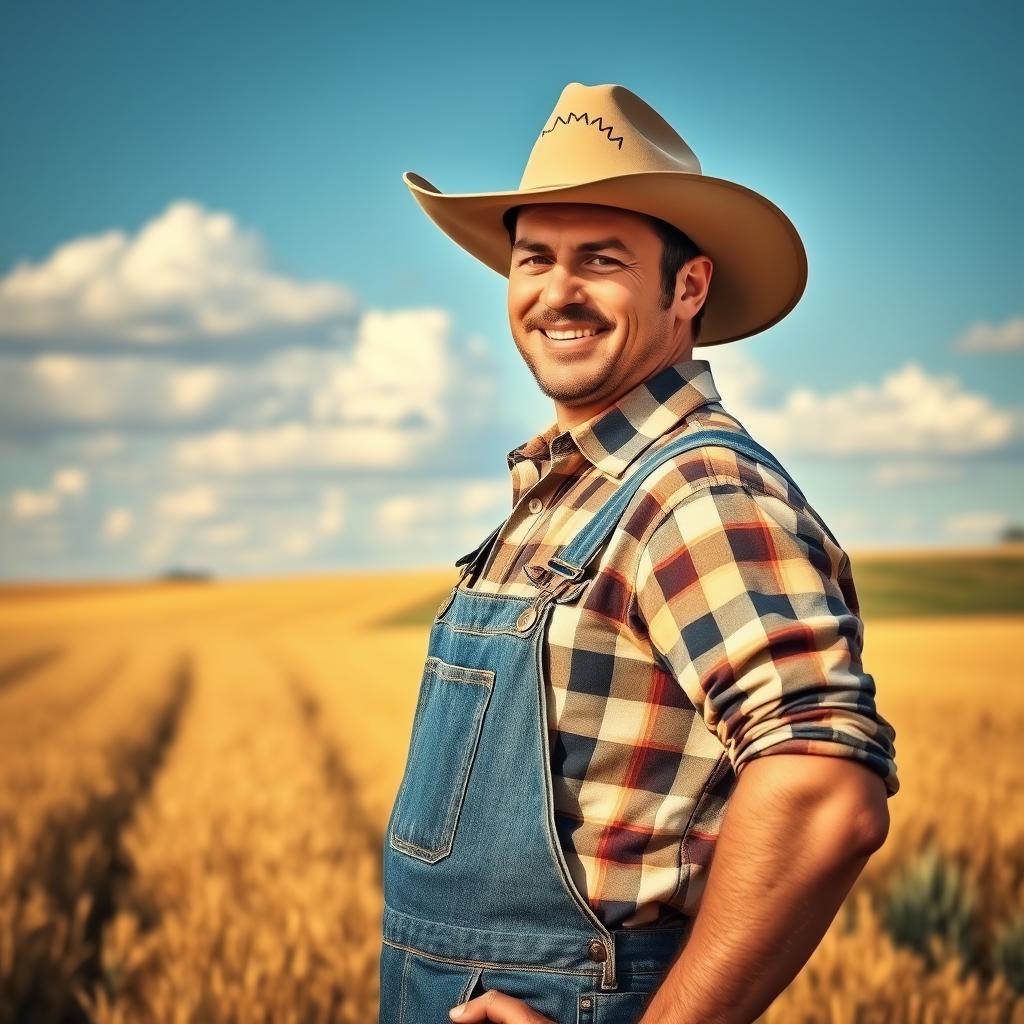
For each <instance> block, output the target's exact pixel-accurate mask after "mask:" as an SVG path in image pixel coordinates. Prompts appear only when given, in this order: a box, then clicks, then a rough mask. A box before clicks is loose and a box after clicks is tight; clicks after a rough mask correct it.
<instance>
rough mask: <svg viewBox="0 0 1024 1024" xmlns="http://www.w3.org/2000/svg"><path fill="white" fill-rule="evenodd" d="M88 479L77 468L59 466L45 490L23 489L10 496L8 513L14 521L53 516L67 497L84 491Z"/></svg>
mask: <svg viewBox="0 0 1024 1024" xmlns="http://www.w3.org/2000/svg"><path fill="white" fill-rule="evenodd" d="M87 480H88V477H87V476H86V473H85V471H84V470H83V469H80V468H79V467H78V466H61V467H59V468H58V469H56V470H54V472H53V474H52V476H51V477H50V486H49V487H47V488H46V490H42V491H35V490H32V489H31V488H28V487H23V488H21V489H19V490H17V491H14V493H13V494H12V495H11V498H10V506H9V507H10V511H11V515H12V516H13V517H14V518H15V519H21V520H29V519H39V518H41V517H44V516H52V515H54V514H55V513H56V512H57V511H58V510H59V509H60V507H61V505H62V504H63V502H64V501H65V499H66V498H68V497H69V496H78V495H80V494H82V493H83V491H85V488H86V483H87Z"/></svg>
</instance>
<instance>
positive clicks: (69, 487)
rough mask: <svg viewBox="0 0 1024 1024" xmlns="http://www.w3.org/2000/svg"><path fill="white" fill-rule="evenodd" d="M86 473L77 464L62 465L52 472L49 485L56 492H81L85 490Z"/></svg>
mask: <svg viewBox="0 0 1024 1024" xmlns="http://www.w3.org/2000/svg"><path fill="white" fill-rule="evenodd" d="M85 485H86V474H85V471H84V470H82V469H80V468H79V467H78V466H64V467H62V468H61V469H58V470H57V471H56V472H55V473H54V474H53V479H52V482H51V484H50V487H51V489H52V490H53V491H56V492H57V493H58V494H81V493H82V492H83V491H84V490H85Z"/></svg>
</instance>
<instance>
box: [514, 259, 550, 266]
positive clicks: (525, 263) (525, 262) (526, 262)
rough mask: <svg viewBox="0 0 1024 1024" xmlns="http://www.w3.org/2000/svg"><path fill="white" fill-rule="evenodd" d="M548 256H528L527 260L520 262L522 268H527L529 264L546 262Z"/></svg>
mask: <svg viewBox="0 0 1024 1024" xmlns="http://www.w3.org/2000/svg"><path fill="white" fill-rule="evenodd" d="M546 259H547V256H527V257H526V259H524V260H521V261H520V264H519V265H520V266H522V267H525V266H526V265H527V264H529V263H532V262H533V261H534V260H546Z"/></svg>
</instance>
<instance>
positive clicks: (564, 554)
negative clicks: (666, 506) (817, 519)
mask: <svg viewBox="0 0 1024 1024" xmlns="http://www.w3.org/2000/svg"><path fill="white" fill-rule="evenodd" d="M708 444H713V445H722V446H723V447H726V448H732V449H734V450H735V451H738V452H741V453H742V454H744V455H747V456H749V457H750V458H752V459H754V460H755V461H757V462H763V463H765V464H766V465H768V466H770V467H771V468H772V469H774V470H775V471H776V472H777V473H780V474H781V475H782V476H784V477H785V478H786V479H787V480H788V481H789V482H790V484H791V485H792V487H793V489H794V490H795V491H796V492H797V494H799V495H800V498H801V500H804V501H805V500H806V499H805V498H804V495H803V491H801V490H800V488H799V487H797V485H796V482H795V481H794V480H793V478H792V477H791V476H790V475H789V473H787V472H786V470H785V469H784V468H783V467H782V464H781V463H780V462H779V460H778V459H776V458H775V456H774V455H772V453H771V452H770V451H768V449H767V448H764V447H762V446H761V445H760V444H758V443H757V442H756V441H755V440H753V438H750V437H748V436H747V435H745V434H738V433H736V432H735V431H732V430H718V429H711V428H708V429H706V430H697V431H694V432H693V433H692V434H685V435H683V436H682V437H677V438H676V439H675V440H674V441H670V442H669V443H668V444H666V445H665V446H664V447H663V448H659V449H658V450H657V451H656V452H653V453H652V454H651V455H649V456H648V457H647V458H645V459H644V460H642V461H641V463H640V466H639V468H638V469H637V470H636V471H635V472H633V473H631V474H630V475H629V476H628V477H627V478H626V479H625V481H624V482H623V483H622V484H621V485H620V486H619V489H618V490H617V491H616V492H615V493H614V494H612V496H611V497H610V498H609V499H608V500H607V501H606V502H605V503H604V504H603V505H602V506H601V507H600V508H599V509H598V510H597V512H596V513H595V514H594V516H593V518H592V519H591V520H590V522H589V523H587V525H586V526H585V527H583V529H582V530H580V532H579V533H578V534H577V535H576V536H575V537H574V538H573V539H572V540H571V541H570V542H569V543H568V544H567V545H566V546H565V547H564V548H563V549H562V551H561V556H560V557H553V558H550V559H549V560H548V568H549V569H550V570H551V571H552V572H554V573H557V574H558V575H559V576H562V577H564V578H565V579H567V580H576V579H579V577H580V576H581V575H582V574H583V570H584V569H585V568H586V566H587V564H588V563H589V562H590V560H591V558H593V557H594V555H595V554H596V553H597V551H598V549H599V548H600V547H601V545H602V544H603V543H604V541H605V540H606V539H607V537H608V536H609V535H610V534H611V532H612V530H613V529H614V528H615V524H616V523H617V522H618V521H619V519H620V518H621V517H622V514H623V512H625V510H626V506H627V505H628V504H629V502H630V499H631V498H632V497H633V495H634V494H635V493H636V492H637V490H638V489H639V487H640V485H641V484H642V483H643V481H644V479H645V478H646V477H647V476H648V475H649V474H650V472H651V471H652V470H653V469H655V468H656V467H658V466H660V465H661V464H662V463H663V462H667V461H668V460H669V459H671V458H673V457H675V456H676V455H678V454H679V453H680V452H685V451H689V450H690V449H692V448H700V447H701V446H703V445H708ZM829 536H831V534H829ZM832 539H833V540H835V538H832Z"/></svg>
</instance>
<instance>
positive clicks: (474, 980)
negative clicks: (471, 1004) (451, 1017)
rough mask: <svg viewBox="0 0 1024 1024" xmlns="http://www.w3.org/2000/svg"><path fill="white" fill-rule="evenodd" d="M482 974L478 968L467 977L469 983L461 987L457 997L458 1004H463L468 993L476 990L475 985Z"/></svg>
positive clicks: (466, 999)
mask: <svg viewBox="0 0 1024 1024" xmlns="http://www.w3.org/2000/svg"><path fill="white" fill-rule="evenodd" d="M483 973H484V969H483V968H482V967H478V968H477V969H476V970H475V971H474V972H473V973H472V974H471V975H470V976H469V982H468V983H467V984H465V985H463V986H462V994H461V995H460V996H459V1002H460V1003H465V1002H467V1001H468V999H469V993H470V992H472V991H473V989H474V988H476V983H477V981H479V980H480V975H481V974H483Z"/></svg>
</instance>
